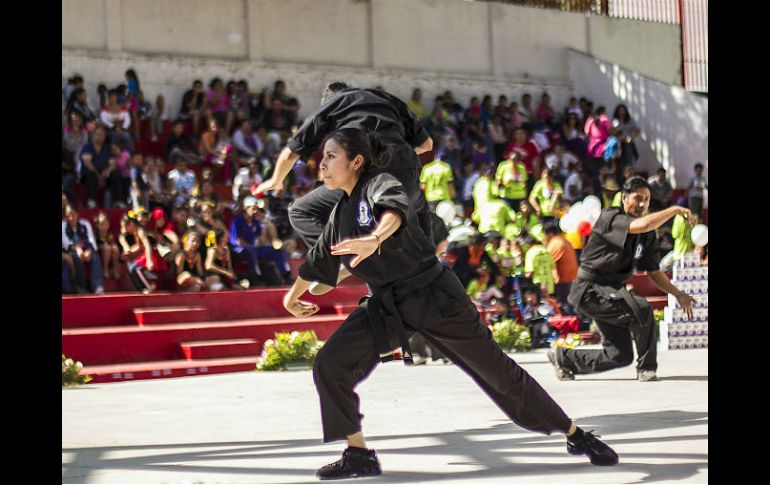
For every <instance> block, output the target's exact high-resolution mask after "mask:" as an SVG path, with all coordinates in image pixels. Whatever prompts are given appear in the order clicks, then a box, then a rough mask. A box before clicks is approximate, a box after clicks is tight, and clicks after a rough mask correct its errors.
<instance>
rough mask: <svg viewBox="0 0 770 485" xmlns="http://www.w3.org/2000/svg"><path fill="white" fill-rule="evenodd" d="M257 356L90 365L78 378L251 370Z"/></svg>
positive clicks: (116, 378)
mask: <svg viewBox="0 0 770 485" xmlns="http://www.w3.org/2000/svg"><path fill="white" fill-rule="evenodd" d="M258 358H259V356H257V355H250V356H245V357H231V358H225V359H198V360H163V361H155V362H134V363H129V364H111V365H93V366H86V367H83V370H82V371H80V375H89V376H91V377H92V379H93V380H92V381H90V383H89V384H98V383H106V382H121V381H134V380H138V379H163V378H169V377H190V376H200V375H208V374H222V373H225V372H246V371H254V370H255V369H256V365H257V359H258Z"/></svg>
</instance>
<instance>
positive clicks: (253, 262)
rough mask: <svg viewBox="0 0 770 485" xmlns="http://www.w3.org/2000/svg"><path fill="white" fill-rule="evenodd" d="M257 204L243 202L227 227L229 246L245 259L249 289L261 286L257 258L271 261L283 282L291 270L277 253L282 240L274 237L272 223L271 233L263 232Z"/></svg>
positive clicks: (266, 229)
mask: <svg viewBox="0 0 770 485" xmlns="http://www.w3.org/2000/svg"><path fill="white" fill-rule="evenodd" d="M257 202H258V201H257V199H255V198H254V197H246V198H245V199H244V201H243V212H242V213H241V214H238V215H237V216H235V217H234V218H233V221H232V223H231V225H230V246H231V247H232V248H233V252H235V254H237V255H238V256H240V257H242V258H245V259H246V261H247V263H248V270H247V278H248V280H249V283H250V285H251V286H257V285H260V284H262V281H261V276H262V273H261V270H260V268H259V260H260V259H264V260H269V261H273V262H274V263H275V265H276V269H277V270H278V271H279V272H280V273H282V274H283V277H284V279H285V280H287V279H290V278H289V269H290V268H289V266H288V263H287V262H286V259H285V255H284V253H283V251H281V250H280V248H281V246H280V243H281V241H280V239H278V237H277V230H276V229H275V226H274V225H272V224H269V225H270V226H271V227H272V230H270V229H269V228H268V227H265V228H264V229H265V230H263V225H264V224H263V222H262V221H261V220H260V217H258V212H259V208H258V207H257ZM262 217H264V216H263V215H262ZM273 244H275V245H273ZM275 246H279V247H278V248H276V247H275Z"/></svg>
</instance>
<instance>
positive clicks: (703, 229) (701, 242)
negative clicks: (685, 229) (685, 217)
mask: <svg viewBox="0 0 770 485" xmlns="http://www.w3.org/2000/svg"><path fill="white" fill-rule="evenodd" d="M690 238H692V242H694V243H695V245H696V246H705V245H706V244H708V243H709V228H708V226H706V225H705V224H697V225H696V226H695V227H693V228H692V232H691V233H690Z"/></svg>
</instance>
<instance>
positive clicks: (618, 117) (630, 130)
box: [612, 104, 642, 167]
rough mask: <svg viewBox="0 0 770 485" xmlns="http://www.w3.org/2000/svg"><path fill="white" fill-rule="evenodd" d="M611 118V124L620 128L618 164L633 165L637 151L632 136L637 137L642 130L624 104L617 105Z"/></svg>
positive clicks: (637, 155) (636, 157)
mask: <svg viewBox="0 0 770 485" xmlns="http://www.w3.org/2000/svg"><path fill="white" fill-rule="evenodd" d="M612 118H613V120H612V126H613V127H615V128H617V129H619V130H620V144H621V153H620V157H619V161H620V164H621V166H624V167H625V166H631V167H633V166H634V163H636V160H637V159H638V158H639V152H638V151H637V150H636V145H635V144H634V138H636V137H638V136H639V135H640V134H641V132H642V131H641V130H640V129H639V126H638V125H637V124H636V122H635V121H634V120H633V118H631V115H630V114H629V112H628V108H627V107H626V105H625V104H619V105H617V107H616V108H615V113H614V115H613V116H612Z"/></svg>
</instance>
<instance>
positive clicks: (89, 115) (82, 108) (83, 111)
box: [65, 87, 98, 131]
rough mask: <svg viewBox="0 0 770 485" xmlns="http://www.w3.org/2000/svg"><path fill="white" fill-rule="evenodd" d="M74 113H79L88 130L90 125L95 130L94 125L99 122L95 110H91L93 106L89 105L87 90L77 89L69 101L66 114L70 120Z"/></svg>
mask: <svg viewBox="0 0 770 485" xmlns="http://www.w3.org/2000/svg"><path fill="white" fill-rule="evenodd" d="M74 111H77V112H78V113H79V114H80V116H82V117H83V122H84V123H85V124H86V128H88V125H91V127H92V128H91V129H93V123H95V122H96V121H98V118H97V115H96V113H94V110H93V109H91V106H90V105H89V104H88V95H87V94H86V90H85V88H82V87H80V88H75V89H74V90H73V91H72V94H70V97H69V99H68V100H67V106H66V108H65V112H66V115H67V118H68V119H69V116H70V115H71V114H72V113H73V112H74ZM89 131H90V130H89Z"/></svg>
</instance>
